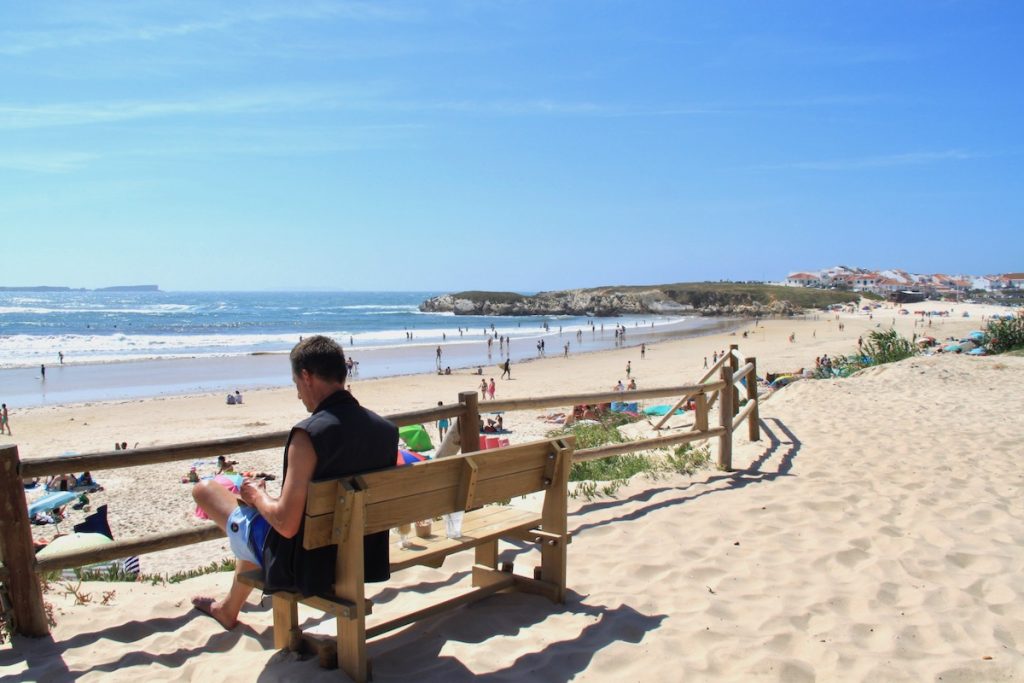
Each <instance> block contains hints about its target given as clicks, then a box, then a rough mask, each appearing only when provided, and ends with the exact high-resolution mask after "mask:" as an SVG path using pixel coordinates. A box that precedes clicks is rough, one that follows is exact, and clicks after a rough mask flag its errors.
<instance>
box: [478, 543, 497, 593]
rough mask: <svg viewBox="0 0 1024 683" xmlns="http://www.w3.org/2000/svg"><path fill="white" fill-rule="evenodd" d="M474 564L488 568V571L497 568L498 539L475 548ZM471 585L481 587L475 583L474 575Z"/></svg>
mask: <svg viewBox="0 0 1024 683" xmlns="http://www.w3.org/2000/svg"><path fill="white" fill-rule="evenodd" d="M476 564H478V565H481V566H484V567H488V568H489V569H497V568H498V539H494V540H493V541H490V542H488V543H484V544H483V545H478V546H477V547H476ZM473 585H474V586H481V585H483V584H481V583H478V582H477V579H476V575H475V574H474V576H473Z"/></svg>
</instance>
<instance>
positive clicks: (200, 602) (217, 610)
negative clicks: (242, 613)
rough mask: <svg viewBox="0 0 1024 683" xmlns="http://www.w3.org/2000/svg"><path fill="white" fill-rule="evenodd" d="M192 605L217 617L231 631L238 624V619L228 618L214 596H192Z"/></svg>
mask: <svg viewBox="0 0 1024 683" xmlns="http://www.w3.org/2000/svg"><path fill="white" fill-rule="evenodd" d="M192 606H193V607H195V608H196V609H197V610H199V611H200V612H202V613H204V614H209V615H210V616H211V617H213V618H214V619H216V620H217V621H218V623H220V625H221V626H223V627H224V628H226V629H227V630H229V631H230V630H231V629H233V628H234V627H235V626H237V625H238V619H231V618H228V617H227V615H225V614H224V608H223V607H222V606H221V605H220V603H218V602H217V601H216V600H214V599H213V598H207V597H197V598H192Z"/></svg>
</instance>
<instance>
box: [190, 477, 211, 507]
mask: <svg viewBox="0 0 1024 683" xmlns="http://www.w3.org/2000/svg"><path fill="white" fill-rule="evenodd" d="M216 485H217V484H215V483H214V481H213V480H212V479H204V480H203V481H200V482H199V483H197V484H196V485H195V486H193V487H192V500H194V501H195V502H196V503H198V504H199V505H202V504H203V502H204V501H207V500H209V499H210V487H211V486H216Z"/></svg>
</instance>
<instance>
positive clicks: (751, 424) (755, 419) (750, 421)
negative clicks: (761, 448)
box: [746, 358, 761, 441]
mask: <svg viewBox="0 0 1024 683" xmlns="http://www.w3.org/2000/svg"><path fill="white" fill-rule="evenodd" d="M746 362H748V363H750V365H751V369H750V374H749V375H747V400H748V401H753V402H754V408H753V410H751V411H750V417H748V418H747V436H748V437H749V438H750V440H751V441H760V440H761V416H760V412H761V406H760V405H759V404H758V403H757V359H756V358H747V359H746Z"/></svg>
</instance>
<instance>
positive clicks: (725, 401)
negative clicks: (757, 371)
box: [718, 365, 733, 472]
mask: <svg viewBox="0 0 1024 683" xmlns="http://www.w3.org/2000/svg"><path fill="white" fill-rule="evenodd" d="M722 381H723V382H725V388H724V389H722V390H721V391H720V392H718V396H719V399H718V424H719V426H721V427H722V428H723V429H724V430H725V431H724V432H723V433H722V435H721V436H720V437H718V469H720V470H722V471H724V472H731V471H732V417H733V414H732V391H730V389H731V388H732V368H730V367H728V366H726V365H723V366H722Z"/></svg>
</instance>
